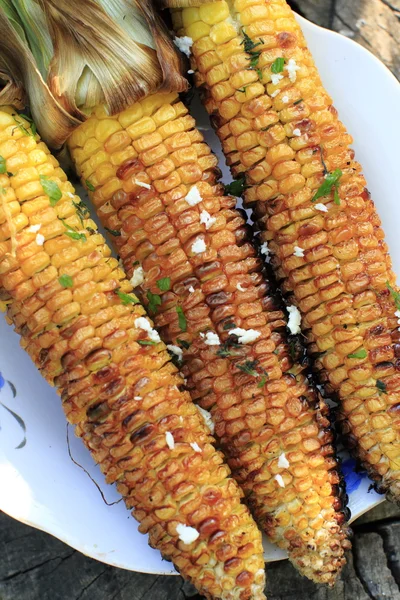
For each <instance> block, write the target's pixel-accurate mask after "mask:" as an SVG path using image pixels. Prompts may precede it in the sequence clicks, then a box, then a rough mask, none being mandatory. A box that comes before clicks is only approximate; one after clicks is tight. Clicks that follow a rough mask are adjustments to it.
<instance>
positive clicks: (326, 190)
mask: <svg viewBox="0 0 400 600" xmlns="http://www.w3.org/2000/svg"><path fill="white" fill-rule="evenodd" d="M342 175H343V172H342V171H341V170H340V169H335V170H334V171H332V173H328V174H327V175H325V180H324V182H323V184H322V185H320V187H319V188H318V190H317V191H316V192H315V194H314V196H313V198H312V202H316V201H317V200H318V199H319V198H323V197H324V196H329V194H330V193H331V191H332V188H334V189H335V195H334V202H335V204H340V198H339V193H338V189H339V183H340V178H341V177H342Z"/></svg>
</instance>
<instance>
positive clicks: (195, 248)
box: [192, 238, 207, 254]
mask: <svg viewBox="0 0 400 600" xmlns="http://www.w3.org/2000/svg"><path fill="white" fill-rule="evenodd" d="M206 250H207V246H206V243H205V241H204V240H202V239H201V238H199V239H198V240H196V241H195V242H194V244H192V252H194V254H201V253H202V252H205V251H206Z"/></svg>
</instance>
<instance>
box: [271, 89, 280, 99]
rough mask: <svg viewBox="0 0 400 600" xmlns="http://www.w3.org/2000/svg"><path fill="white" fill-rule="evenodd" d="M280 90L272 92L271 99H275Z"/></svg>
mask: <svg viewBox="0 0 400 600" xmlns="http://www.w3.org/2000/svg"><path fill="white" fill-rule="evenodd" d="M280 91H281V90H275V91H274V92H272V94H271V98H276V97H277V95H278V94H280Z"/></svg>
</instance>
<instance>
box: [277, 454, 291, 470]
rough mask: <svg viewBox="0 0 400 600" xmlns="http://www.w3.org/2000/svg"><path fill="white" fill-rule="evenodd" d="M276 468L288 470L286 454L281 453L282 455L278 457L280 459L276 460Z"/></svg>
mask: <svg viewBox="0 0 400 600" xmlns="http://www.w3.org/2000/svg"><path fill="white" fill-rule="evenodd" d="M278 467H279V468H280V469H288V468H289V461H288V459H287V458H286V454H285V453H284V452H282V454H281V455H280V457H279V459H278Z"/></svg>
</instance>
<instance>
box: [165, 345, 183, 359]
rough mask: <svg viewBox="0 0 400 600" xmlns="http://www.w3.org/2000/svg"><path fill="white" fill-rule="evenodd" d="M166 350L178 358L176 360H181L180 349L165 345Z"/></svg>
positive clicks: (181, 352)
mask: <svg viewBox="0 0 400 600" xmlns="http://www.w3.org/2000/svg"><path fill="white" fill-rule="evenodd" d="M167 349H168V350H169V351H170V352H172V354H175V355H176V356H177V357H178V360H182V356H183V351H182V348H179V346H174V344H167Z"/></svg>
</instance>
